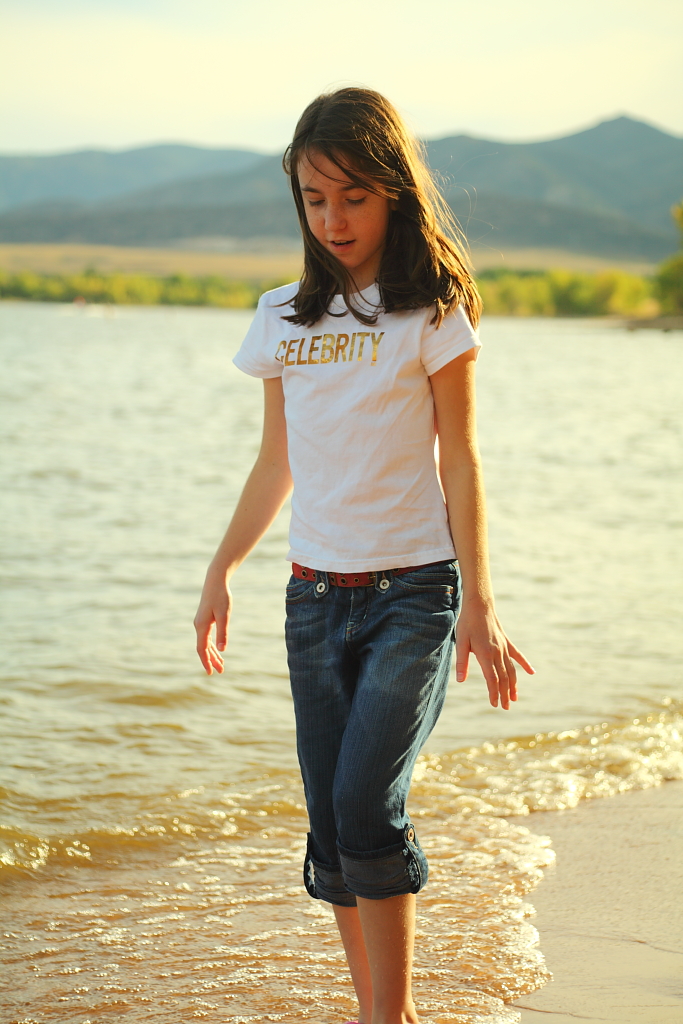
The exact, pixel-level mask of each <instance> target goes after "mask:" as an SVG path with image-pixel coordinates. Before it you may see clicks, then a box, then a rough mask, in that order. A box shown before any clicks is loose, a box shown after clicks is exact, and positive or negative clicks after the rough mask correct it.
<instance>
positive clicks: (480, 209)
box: [0, 117, 683, 261]
mask: <svg viewBox="0 0 683 1024" xmlns="http://www.w3.org/2000/svg"><path fill="white" fill-rule="evenodd" d="M426 147H427V155H428V160H429V163H430V166H431V167H432V169H433V171H434V172H435V173H436V175H437V178H438V180H439V182H440V185H441V188H442V190H443V192H444V193H445V195H446V198H447V199H448V202H449V203H450V204H451V206H452V208H453V210H454V211H455V213H456V216H457V217H458V219H459V221H460V223H461V225H462V227H463V229H464V231H465V233H466V234H467V237H468V240H469V242H470V245H471V246H472V247H473V248H482V247H494V248H500V247H504V248H513V247H514V248H526V247H536V248H538V247H546V248H556V249H557V248H561V249H567V250H571V251H575V252H582V253H588V254H595V255H600V256H609V257H614V258H621V259H641V260H651V261H656V260H659V259H661V258H663V257H664V256H666V255H668V254H669V253H670V252H671V251H673V250H674V249H675V248H676V247H677V234H676V231H675V230H674V226H673V223H672V221H671V218H670V208H671V206H672V205H673V203H675V202H677V201H680V199H681V195H682V193H683V139H680V138H678V137H676V136H673V135H669V134H667V133H666V132H662V131H660V130H659V129H657V128H654V127H652V126H651V125H648V124H644V123H642V122H639V121H635V120H633V119H631V118H628V117H618V118H615V119H613V120H610V121H605V122H602V123H601V124H599V125H597V126H595V127H593V128H589V129H587V130H585V131H582V132H578V133H576V134H573V135H569V136H566V137H564V138H560V139H554V140H550V141H544V142H531V143H505V142H495V141H492V140H487V139H477V138H474V137H472V136H468V135H458V136H453V137H449V138H444V139H438V140H434V141H430V142H428V143H426ZM297 234H298V225H297V221H296V215H295V213H294V207H293V203H292V198H291V194H290V190H289V182H288V180H287V177H286V176H285V174H284V173H283V170H282V164H281V157H280V156H279V155H276V156H267V155H263V154H260V153H256V152H253V151H250V150H238V149H206V148H200V147H193V146H181V145H160V146H149V147H144V148H140V149H133V150H127V151H124V152H114V153H112V152H105V151H101V150H99V151H98V150H91V151H85V152H77V153H64V154H57V155H53V156H52V155H51V156H0V241H1V242H90V243H99V244H112V245H141V246H144V245H170V244H173V243H177V242H179V241H181V240H187V239H191V238H198V237H206V236H211V237H214V238H215V237H216V236H225V237H230V238H233V239H235V238H237V239H248V238H254V237H271V238H276V237H277V238H292V239H294V238H296V236H297Z"/></svg>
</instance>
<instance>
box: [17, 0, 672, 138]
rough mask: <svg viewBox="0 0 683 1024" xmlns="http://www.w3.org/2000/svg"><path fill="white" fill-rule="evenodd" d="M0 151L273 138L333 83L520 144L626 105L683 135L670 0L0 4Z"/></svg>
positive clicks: (417, 121)
mask: <svg viewBox="0 0 683 1024" xmlns="http://www.w3.org/2000/svg"><path fill="white" fill-rule="evenodd" d="M0 24H1V31H0V152H5V153H8V152H45V151H56V150H62V149H74V148H81V147H86V146H107V147H114V148H121V147H125V146H131V145H139V144H143V143H146V142H156V141H185V142H192V143H199V144H205V145H221V146H243V147H245V148H253V149H259V150H263V151H275V150H277V149H279V148H280V147H282V146H283V145H284V144H285V143H286V142H287V140H288V138H289V136H290V135H291V131H292V128H293V126H294V123H295V121H296V118H297V116H298V114H299V113H300V112H301V110H302V109H303V107H304V106H305V105H306V103H308V102H309V100H310V99H311V98H312V97H313V96H315V95H316V94H317V93H319V92H321V91H323V90H324V89H328V88H330V87H333V86H335V85H342V84H344V85H346V84H354V85H367V86H371V87H372V88H375V89H379V90H381V91H382V92H385V93H386V94H387V95H388V96H389V97H390V99H392V100H393V101H394V103H396V105H397V106H398V107H399V108H400V109H401V110H402V112H403V113H404V114H405V115H406V116H407V118H408V120H409V123H410V124H411V125H412V127H413V128H414V129H415V131H417V132H418V133H419V134H421V135H423V136H426V137H438V136H443V135H448V134H455V133H457V132H461V131H464V132H469V133H472V134H475V135H484V136H489V137H497V138H502V139H520V140H528V139H535V138H548V137H551V136H553V135H563V134H566V133H568V132H570V131H573V130H576V129H579V128H582V127H586V126H588V125H590V124H594V123H596V122H597V121H599V120H604V119H605V118H609V117H613V116H615V115H617V114H621V113H628V114H630V115H632V116H634V117H638V118H642V119H643V120H647V121H650V122H652V123H653V124H656V125H658V126H659V127H662V128H664V129H665V130H668V131H671V132H674V133H676V134H683V103H682V102H681V96H683V46H682V45H681V44H682V42H683V4H681V3H680V2H679V0H675V2H674V0H649V2H644V0H572V2H565V0H518V2H508V0H478V2H477V3H476V4H475V3H473V2H463V0H422V2H420V0H348V2H345V3H344V4H342V5H336V4H333V3H315V2H311V0H288V2H287V3H285V2H284V0H278V2H276V0H250V2H244V0H222V2H218V0H188V2H185V0H164V2H162V0H135V2H133V0H115V2H114V0H0Z"/></svg>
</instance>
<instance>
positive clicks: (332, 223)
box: [325, 203, 346, 231]
mask: <svg viewBox="0 0 683 1024" xmlns="http://www.w3.org/2000/svg"><path fill="white" fill-rule="evenodd" d="M345 227H346V217H345V215H344V211H343V209H342V207H341V206H337V204H336V203H328V204H327V208H326V209H325V230H326V231H343V230H344V228H345Z"/></svg>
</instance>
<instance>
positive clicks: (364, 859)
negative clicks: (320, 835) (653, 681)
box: [337, 824, 429, 900]
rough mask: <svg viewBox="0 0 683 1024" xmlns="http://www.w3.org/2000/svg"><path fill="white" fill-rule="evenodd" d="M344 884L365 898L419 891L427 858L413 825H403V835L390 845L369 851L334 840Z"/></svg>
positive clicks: (427, 874) (426, 874) (426, 870)
mask: <svg viewBox="0 0 683 1024" xmlns="http://www.w3.org/2000/svg"><path fill="white" fill-rule="evenodd" d="M337 849H338V850H339V860H340V862H341V869H342V872H343V875H344V885H345V886H346V888H347V889H348V890H349V892H352V893H353V894H354V895H355V896H361V897H362V898H363V899H366V900H386V899H389V897H390V896H404V895H406V894H407V893H411V892H412V893H415V892H419V891H420V889H422V888H423V886H425V885H426V884H427V879H428V877H429V868H428V865H427V858H426V857H425V855H424V853H423V851H422V847H421V846H420V844H419V842H418V838H417V835H416V833H415V827H414V826H413V825H411V824H408V825H406V826H405V827H404V829H403V839H402V841H401V842H400V843H395V844H394V845H393V846H385V847H384V848H383V849H381V850H372V851H371V852H369V853H358V852H354V851H353V850H346V849H345V848H344V847H343V846H340V845H339V843H337Z"/></svg>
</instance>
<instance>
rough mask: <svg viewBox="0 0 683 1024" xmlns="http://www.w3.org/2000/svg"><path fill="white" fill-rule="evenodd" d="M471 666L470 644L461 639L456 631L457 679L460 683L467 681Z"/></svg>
mask: <svg viewBox="0 0 683 1024" xmlns="http://www.w3.org/2000/svg"><path fill="white" fill-rule="evenodd" d="M469 664H470V643H469V640H467V639H461V638H460V637H459V636H458V634H457V631H456V634H455V678H456V679H457V680H458V682H459V683H464V682H465V680H466V679H467V673H468V671H469Z"/></svg>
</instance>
